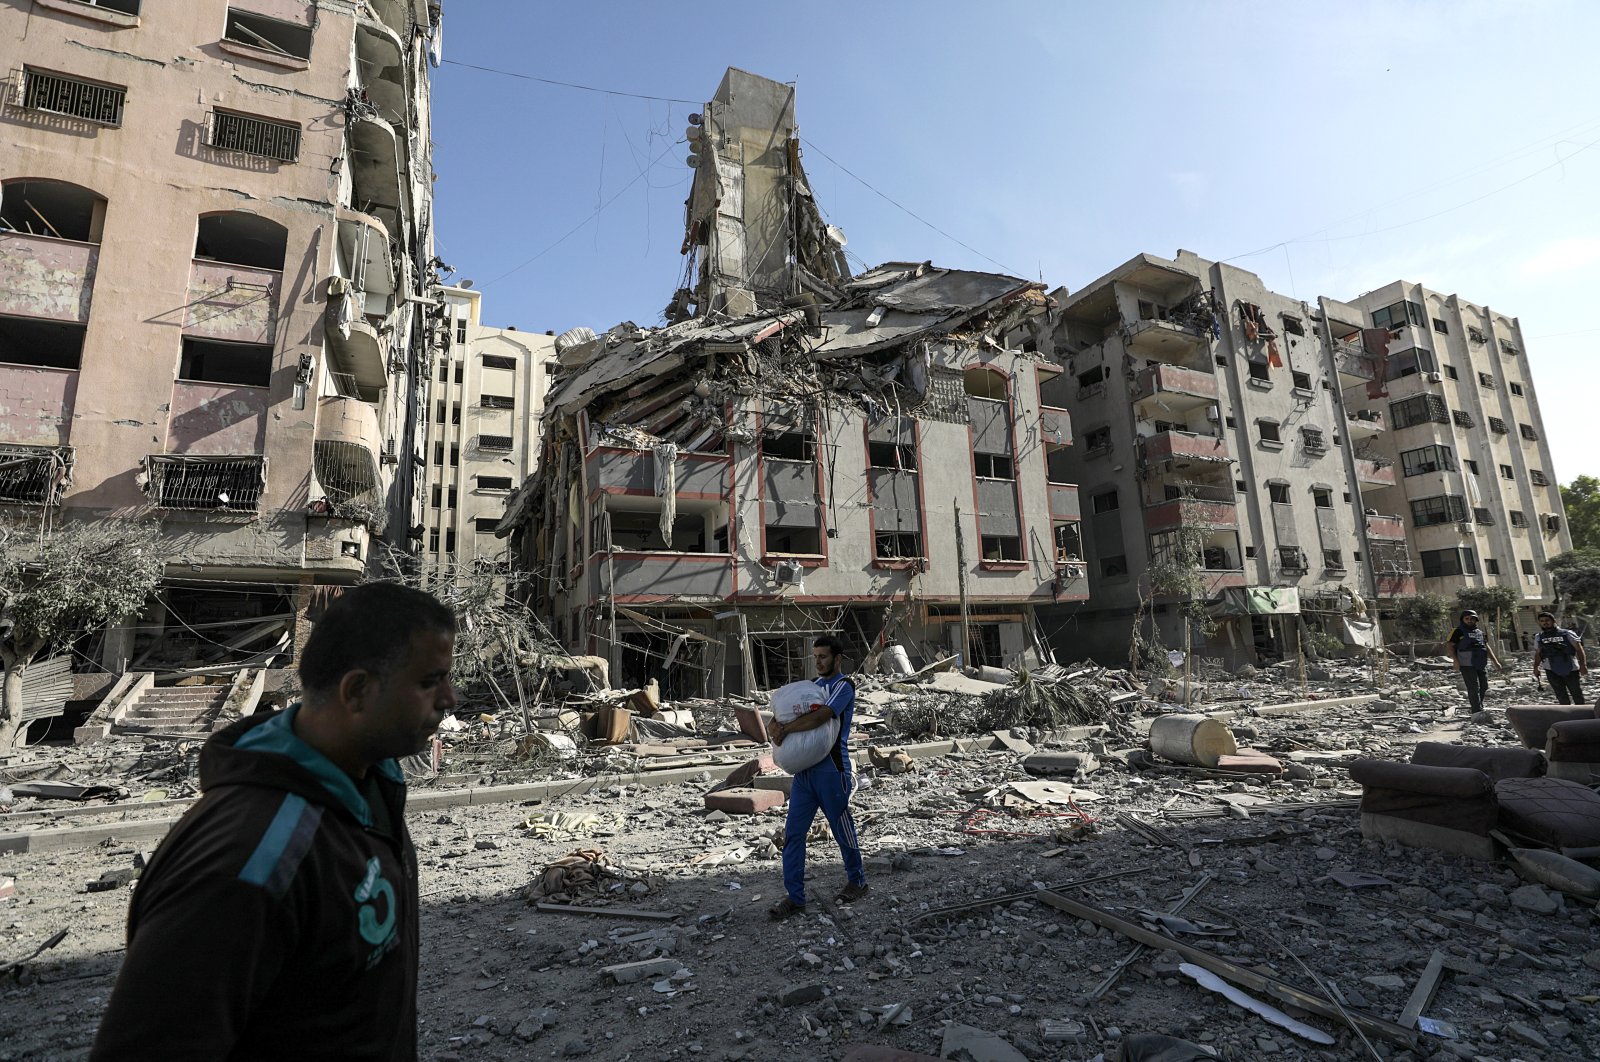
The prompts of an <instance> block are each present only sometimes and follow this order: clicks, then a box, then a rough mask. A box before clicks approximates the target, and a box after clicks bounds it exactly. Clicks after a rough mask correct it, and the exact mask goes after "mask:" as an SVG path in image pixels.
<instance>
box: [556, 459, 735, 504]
mask: <svg viewBox="0 0 1600 1062" xmlns="http://www.w3.org/2000/svg"><path fill="white" fill-rule="evenodd" d="M730 464H731V462H730V461H729V459H728V458H726V457H723V456H719V455H716V454H684V453H680V454H679V455H678V460H677V479H678V482H677V488H678V489H677V493H678V496H679V497H684V496H688V497H699V498H706V499H718V500H721V499H722V498H724V497H726V496H727V493H728V475H729V466H730ZM585 474H586V476H587V480H588V488H589V493H590V495H591V496H593V495H594V494H597V493H603V494H636V495H649V496H654V495H655V493H656V489H655V482H656V479H655V476H656V465H655V455H654V454H652V453H650V452H649V451H640V450H621V449H612V448H609V447H597V448H596V449H595V450H593V451H592V452H591V453H590V454H589V457H588V461H587V463H586V466H585Z"/></svg>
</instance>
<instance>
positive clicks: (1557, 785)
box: [1350, 741, 1600, 860]
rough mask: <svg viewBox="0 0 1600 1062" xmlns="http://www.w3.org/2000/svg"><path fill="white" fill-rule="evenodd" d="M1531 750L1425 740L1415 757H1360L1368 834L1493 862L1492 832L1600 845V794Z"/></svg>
mask: <svg viewBox="0 0 1600 1062" xmlns="http://www.w3.org/2000/svg"><path fill="white" fill-rule="evenodd" d="M1543 772H1544V758H1543V757H1542V756H1541V755H1540V754H1539V753H1537V752H1534V751H1532V750H1529V749H1515V748H1497V749H1486V748H1471V747H1467V746H1461V745H1447V744H1443V743H1440V742H1433V741H1424V742H1422V743H1420V744H1418V745H1417V748H1416V751H1415V752H1414V753H1413V754H1412V759H1411V762H1410V763H1396V762H1392V761H1389V760H1357V761H1355V762H1354V763H1352V764H1351V765H1350V777H1351V779H1352V780H1354V781H1356V782H1359V783H1360V784H1361V786H1362V794H1361V835H1362V836H1363V837H1365V838H1368V839H1369V840H1381V841H1394V842H1396V843H1398V844H1403V845H1407V846H1410V847H1413V848H1432V849H1436V850H1438V851H1443V852H1451V853H1454V854H1457V855H1464V856H1467V857H1468V858H1471V859H1481V860H1492V859H1494V858H1496V855H1497V850H1496V846H1495V841H1494V839H1493V838H1492V837H1491V836H1490V831H1492V830H1495V829H1499V830H1503V831H1505V832H1506V833H1508V834H1515V835H1518V836H1521V837H1527V838H1530V839H1532V840H1534V841H1536V842H1537V843H1539V844H1544V845H1549V846H1551V847H1555V848H1568V847H1582V846H1585V845H1591V844H1600V794H1596V793H1595V792H1593V791H1592V790H1590V789H1587V788H1585V787H1584V786H1581V785H1579V784H1577V783H1576V782H1570V781H1566V780H1564V779H1560V778H1547V777H1543Z"/></svg>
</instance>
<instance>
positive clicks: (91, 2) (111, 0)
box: [78, 0, 139, 15]
mask: <svg viewBox="0 0 1600 1062" xmlns="http://www.w3.org/2000/svg"><path fill="white" fill-rule="evenodd" d="M78 3H80V4H87V5H88V6H89V7H103V8H105V9H106V10H107V11H120V12H122V13H123V14H124V15H137V14H138V13H139V0H78Z"/></svg>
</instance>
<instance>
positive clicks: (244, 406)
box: [167, 380, 267, 455]
mask: <svg viewBox="0 0 1600 1062" xmlns="http://www.w3.org/2000/svg"><path fill="white" fill-rule="evenodd" d="M266 439H267V389H266V388H265V387H251V386H248V385H245V384H226V383H204V382H199V381H194V380H179V381H177V382H176V383H174V384H173V385H172V419H171V421H170V424H169V427H168V431H167V446H168V450H169V452H171V453H175V454H217V455H227V454H240V455H254V454H259V453H261V452H262V451H263V450H264V449H265V446H266Z"/></svg>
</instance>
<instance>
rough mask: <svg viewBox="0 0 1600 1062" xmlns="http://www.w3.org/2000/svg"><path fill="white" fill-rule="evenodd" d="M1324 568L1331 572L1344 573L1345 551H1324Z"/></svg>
mask: <svg viewBox="0 0 1600 1062" xmlns="http://www.w3.org/2000/svg"><path fill="white" fill-rule="evenodd" d="M1322 566H1323V567H1324V568H1326V569H1328V570H1329V571H1331V572H1342V571H1344V551H1343V550H1337V549H1325V550H1323V551H1322Z"/></svg>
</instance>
